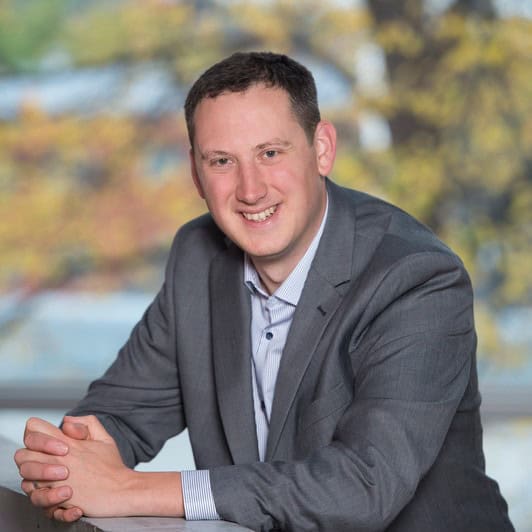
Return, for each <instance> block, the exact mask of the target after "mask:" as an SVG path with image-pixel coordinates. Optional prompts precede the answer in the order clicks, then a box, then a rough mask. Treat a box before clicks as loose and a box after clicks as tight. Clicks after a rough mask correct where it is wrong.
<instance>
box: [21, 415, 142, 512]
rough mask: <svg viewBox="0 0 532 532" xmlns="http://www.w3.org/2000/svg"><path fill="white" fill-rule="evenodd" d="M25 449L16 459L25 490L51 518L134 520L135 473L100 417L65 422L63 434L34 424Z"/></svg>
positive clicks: (31, 422) (68, 418) (38, 422)
mask: <svg viewBox="0 0 532 532" xmlns="http://www.w3.org/2000/svg"><path fill="white" fill-rule="evenodd" d="M24 445H25V446H26V447H25V448H23V449H19V450H18V451H17V452H16V453H15V462H16V464H17V466H18V468H19V472H20V476H21V477H22V478H23V480H22V484H21V487H22V490H23V491H24V492H25V493H26V494H27V495H28V496H29V498H30V499H31V502H32V503H33V504H34V505H35V506H38V507H40V508H42V509H43V510H44V511H45V513H46V515H47V516H48V517H50V518H55V519H57V520H59V521H67V522H71V521H76V520H77V519H79V518H80V517H81V516H82V515H87V516H98V517H106V516H121V515H128V514H129V515H131V514H130V512H129V508H128V500H127V488H128V486H131V484H132V482H133V481H134V479H133V477H134V475H135V472H134V471H133V470H132V469H129V468H128V467H126V466H125V465H124V463H123V461H122V458H121V457H120V453H119V451H118V448H117V446H116V443H115V441H114V440H113V438H112V437H111V436H110V435H109V433H108V432H107V431H106V430H105V428H104V427H103V425H102V424H101V423H100V422H99V421H98V419H97V418H96V417H95V416H83V417H71V416H65V418H64V421H63V426H62V430H61V429H59V428H57V427H56V426H54V425H52V424H51V423H48V422H47V421H45V420H43V419H39V418H30V419H29V420H28V421H27V423H26V429H25V431H24Z"/></svg>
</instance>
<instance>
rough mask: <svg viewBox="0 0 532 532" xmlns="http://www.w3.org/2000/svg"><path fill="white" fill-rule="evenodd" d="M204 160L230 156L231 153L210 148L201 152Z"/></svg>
mask: <svg viewBox="0 0 532 532" xmlns="http://www.w3.org/2000/svg"><path fill="white" fill-rule="evenodd" d="M200 155H201V158H202V160H205V159H209V158H210V157H230V154H229V153H228V152H226V151H221V150H210V151H206V152H205V153H203V152H200Z"/></svg>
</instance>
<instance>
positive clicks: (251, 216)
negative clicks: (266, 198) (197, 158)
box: [242, 205, 277, 222]
mask: <svg viewBox="0 0 532 532" xmlns="http://www.w3.org/2000/svg"><path fill="white" fill-rule="evenodd" d="M276 210H277V205H274V206H273V207H270V208H268V209H264V210H263V211H261V212H255V213H249V212H243V213H242V216H243V217H244V218H245V219H246V220H250V221H252V222H263V221H264V220H267V219H268V218H269V217H270V216H271V215H272V214H273V213H274V212H275V211H276Z"/></svg>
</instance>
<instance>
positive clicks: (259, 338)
mask: <svg viewBox="0 0 532 532" xmlns="http://www.w3.org/2000/svg"><path fill="white" fill-rule="evenodd" d="M327 211H328V202H327V207H326V209H325V214H324V216H323V220H322V222H321V225H320V228H319V229H318V232H317V233H316V235H315V237H314V239H313V240H312V242H311V244H310V246H309V247H308V249H307V251H306V253H305V255H304V256H303V258H302V259H301V260H300V261H299V262H298V264H297V266H296V267H295V268H294V269H293V270H292V272H291V273H290V275H289V276H288V277H287V278H286V280H285V281H284V282H283V284H282V285H281V286H280V287H279V288H278V289H277V290H276V291H275V292H274V293H273V294H272V295H269V294H268V293H267V292H266V291H265V290H264V288H263V285H262V282H261V280H260V277H259V274H258V273H257V271H256V270H255V268H254V267H253V264H252V262H251V260H250V258H249V257H248V256H247V254H246V255H245V257H244V283H245V285H246V287H247V288H248V290H249V292H250V294H251V351H252V352H251V361H252V374H251V378H252V385H253V406H254V409H255V426H256V430H257V442H258V447H259V449H258V450H259V458H260V460H261V461H263V460H264V457H265V455H266V443H267V441H268V432H269V427H270V416H271V411H272V404H273V395H274V392H275V383H276V381H277V373H278V372H279V365H280V363H281V356H282V354H283V349H284V346H285V344H286V339H287V337H288V331H289V329H290V325H291V324H292V319H293V317H294V312H295V310H296V306H297V304H298V302H299V298H300V297H301V292H302V291H303V286H304V284H305V281H306V280H307V275H308V272H309V270H310V266H311V264H312V260H313V259H314V256H315V255H316V250H317V249H318V244H319V242H320V239H321V235H322V233H323V228H324V227H325V220H326V219H327ZM181 483H182V489H183V501H184V506H185V517H186V518H187V519H191V520H199V519H201V520H205V519H220V516H219V515H218V512H217V511H216V506H215V504H214V497H213V495H212V490H211V483H210V478H209V471H208V470H206V469H204V470H197V471H183V472H182V473H181Z"/></svg>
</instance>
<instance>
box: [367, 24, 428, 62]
mask: <svg viewBox="0 0 532 532" xmlns="http://www.w3.org/2000/svg"><path fill="white" fill-rule="evenodd" d="M376 38H377V41H378V43H379V44H380V45H381V46H382V47H383V48H384V50H385V51H386V52H395V53H400V54H402V55H404V56H406V57H414V56H416V55H418V54H419V53H420V52H421V51H422V50H423V38H422V37H421V36H420V35H418V34H417V33H416V32H414V30H413V29H412V28H411V27H409V26H407V25H406V24H405V23H403V22H389V23H387V24H383V25H382V26H381V27H380V28H379V30H378V31H377V33H376Z"/></svg>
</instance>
